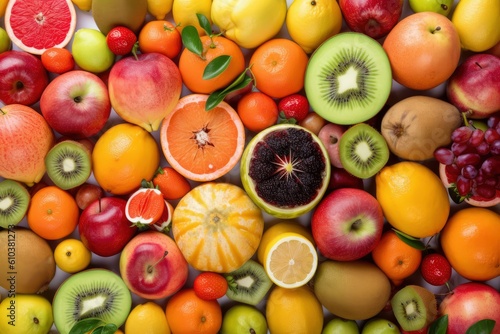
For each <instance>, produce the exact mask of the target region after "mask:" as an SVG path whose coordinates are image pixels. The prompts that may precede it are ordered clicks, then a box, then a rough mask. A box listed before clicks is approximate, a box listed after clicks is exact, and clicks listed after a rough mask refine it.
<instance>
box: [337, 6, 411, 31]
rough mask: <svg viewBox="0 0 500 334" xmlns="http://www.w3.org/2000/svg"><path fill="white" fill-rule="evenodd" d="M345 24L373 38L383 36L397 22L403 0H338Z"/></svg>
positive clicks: (401, 10)
mask: <svg viewBox="0 0 500 334" xmlns="http://www.w3.org/2000/svg"><path fill="white" fill-rule="evenodd" d="M339 6H340V10H341V11H342V17H343V18H344V20H345V22H346V24H347V26H348V27H349V28H350V29H351V30H353V31H356V32H361V33H363V34H365V35H368V36H370V37H371V38H374V39H379V38H382V37H384V36H385V35H387V34H388V33H389V31H391V29H392V28H393V27H394V26H395V25H396V23H398V21H399V18H400V17H401V13H402V12H403V0H339Z"/></svg>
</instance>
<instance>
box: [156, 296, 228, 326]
mask: <svg viewBox="0 0 500 334" xmlns="http://www.w3.org/2000/svg"><path fill="white" fill-rule="evenodd" d="M165 314H166V316H167V322H168V324H169V326H170V330H171V331H172V333H176V334H191V333H198V334H216V333H218V331H219V329H220V328H221V326H222V309H221V306H220V304H219V303H218V302H217V300H203V299H201V298H200V297H198V296H197V295H196V293H195V292H194V289H192V288H185V289H182V290H179V291H178V292H176V293H175V294H174V295H173V296H172V297H171V298H170V299H169V300H168V302H167V306H166V308H165Z"/></svg>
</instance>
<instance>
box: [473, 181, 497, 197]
mask: <svg viewBox="0 0 500 334" xmlns="http://www.w3.org/2000/svg"><path fill="white" fill-rule="evenodd" d="M475 193H476V194H477V195H479V196H481V197H484V198H486V199H489V198H493V197H495V195H496V190H495V188H491V187H488V186H487V185H485V184H480V185H478V186H477V187H476V190H475Z"/></svg>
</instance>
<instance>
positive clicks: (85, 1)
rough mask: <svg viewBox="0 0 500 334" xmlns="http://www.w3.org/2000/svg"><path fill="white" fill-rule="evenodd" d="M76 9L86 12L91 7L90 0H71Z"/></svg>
mask: <svg viewBox="0 0 500 334" xmlns="http://www.w3.org/2000/svg"><path fill="white" fill-rule="evenodd" d="M71 2H72V3H73V4H74V5H75V6H76V7H78V9H80V10H82V11H84V12H88V11H90V10H91V9H92V0H71Z"/></svg>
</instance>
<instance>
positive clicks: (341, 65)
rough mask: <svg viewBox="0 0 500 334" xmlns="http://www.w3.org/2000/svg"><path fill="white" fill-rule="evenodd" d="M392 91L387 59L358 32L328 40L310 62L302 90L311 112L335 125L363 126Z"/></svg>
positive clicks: (346, 33) (378, 47)
mask: <svg viewBox="0 0 500 334" xmlns="http://www.w3.org/2000/svg"><path fill="white" fill-rule="evenodd" d="M391 87H392V71H391V65H390V63H389V58H388V57H387V54H386V52H385V51H384V49H383V48H382V46H381V45H380V43H379V42H377V41H376V40H374V39H373V38H371V37H369V36H367V35H365V34H362V33H358V32H343V33H339V34H337V35H335V36H333V37H330V38H329V39H327V40H326V41H325V42H323V44H321V45H320V46H319V47H318V48H317V49H316V50H315V51H314V52H313V54H312V55H311V57H310V58H309V62H308V65H307V68H306V73H305V82H304V89H305V93H306V96H307V99H308V100H309V103H310V105H311V107H312V109H313V110H314V111H316V113H318V114H319V115H320V116H321V117H323V118H324V119H326V120H328V121H330V122H332V123H336V124H346V125H349V124H355V123H359V122H364V121H366V120H368V119H370V118H371V117H373V116H374V115H376V114H377V113H378V112H379V111H380V110H381V109H382V108H383V107H384V105H385V103H386V102H387V99H388V98H389V94H390V92H391Z"/></svg>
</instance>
